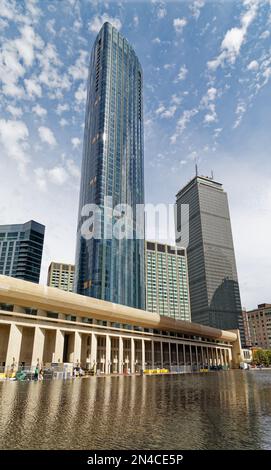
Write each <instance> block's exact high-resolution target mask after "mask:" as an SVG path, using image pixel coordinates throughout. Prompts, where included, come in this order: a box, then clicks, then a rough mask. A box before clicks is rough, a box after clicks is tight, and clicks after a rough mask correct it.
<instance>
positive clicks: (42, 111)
mask: <svg viewBox="0 0 271 470" xmlns="http://www.w3.org/2000/svg"><path fill="white" fill-rule="evenodd" d="M32 112H33V113H35V114H36V115H37V116H39V117H44V116H46V114H47V110H46V109H45V108H43V107H42V106H40V105H39V104H36V105H35V106H33V108H32Z"/></svg>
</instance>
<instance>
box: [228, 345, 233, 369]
mask: <svg viewBox="0 0 271 470" xmlns="http://www.w3.org/2000/svg"><path fill="white" fill-rule="evenodd" d="M231 362H232V350H231V349H230V348H229V349H228V366H229V367H230V366H231Z"/></svg>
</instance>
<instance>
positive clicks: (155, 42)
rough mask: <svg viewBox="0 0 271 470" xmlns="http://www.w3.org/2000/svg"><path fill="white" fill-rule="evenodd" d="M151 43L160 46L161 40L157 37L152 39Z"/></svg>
mask: <svg viewBox="0 0 271 470" xmlns="http://www.w3.org/2000/svg"><path fill="white" fill-rule="evenodd" d="M152 42H153V44H160V43H161V39H160V38H158V37H156V38H154V39H152Z"/></svg>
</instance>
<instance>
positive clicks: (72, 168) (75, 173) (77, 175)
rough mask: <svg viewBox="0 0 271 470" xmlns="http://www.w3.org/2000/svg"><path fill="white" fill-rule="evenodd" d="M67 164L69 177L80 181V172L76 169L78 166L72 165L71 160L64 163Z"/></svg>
mask: <svg viewBox="0 0 271 470" xmlns="http://www.w3.org/2000/svg"><path fill="white" fill-rule="evenodd" d="M66 164H67V169H68V171H69V173H70V175H71V176H73V177H74V178H76V179H80V176H81V170H80V168H78V166H77V165H76V164H75V163H74V161H73V160H71V159H69V160H67V161H66Z"/></svg>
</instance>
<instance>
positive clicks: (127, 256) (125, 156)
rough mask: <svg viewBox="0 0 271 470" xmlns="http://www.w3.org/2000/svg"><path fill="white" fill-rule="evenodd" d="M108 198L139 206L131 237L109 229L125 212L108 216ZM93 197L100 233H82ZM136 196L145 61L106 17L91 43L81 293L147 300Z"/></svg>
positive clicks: (139, 303)
mask: <svg viewBox="0 0 271 470" xmlns="http://www.w3.org/2000/svg"><path fill="white" fill-rule="evenodd" d="M105 198H112V202H111V206H112V208H113V209H114V208H115V207H116V206H117V205H119V204H129V205H130V207H131V208H132V211H133V216H132V218H131V219H130V229H131V232H132V237H131V238H130V239H126V238H123V239H118V238H117V237H116V236H114V233H115V232H113V237H111V236H110V232H111V230H112V228H114V227H116V226H117V225H116V224H117V223H118V222H119V219H120V218H121V217H122V215H123V213H122V208H121V207H120V208H119V214H117V213H112V212H111V213H110V210H109V211H108V210H107V211H106V214H107V222H106V223H105V219H104V216H105V210H104V209H105ZM87 204H96V205H97V206H99V208H100V209H101V237H96V238H86V237H84V236H82V230H81V227H82V224H83V223H84V221H86V220H87V217H86V216H84V215H82V210H83V212H84V210H86V209H83V208H86V207H87V206H86V205H87ZM137 204H144V156H143V102H142V69H141V66H140V63H139V61H138V58H137V56H136V54H135V52H134V50H133V49H132V47H131V46H130V44H129V43H128V42H127V40H126V39H125V38H124V37H122V36H121V34H119V32H118V31H117V30H116V29H115V28H114V27H112V26H111V25H110V24H109V23H105V24H104V25H103V27H102V29H101V31H100V32H99V34H98V36H97V38H96V40H95V43H94V46H93V49H92V54H91V60H90V68H89V78H88V87H87V105H86V116H85V133H84V146H83V161H82V173H81V189H80V202H79V217H78V227H77V249H76V262H75V291H76V292H77V293H80V294H83V295H87V296H93V297H96V298H99V299H104V300H109V301H111V302H115V303H119V304H124V305H128V306H132V307H138V308H144V307H145V286H144V218H143V220H141V222H140V221H139V220H137V221H136V217H135V215H136V205H137ZM109 206H110V205H108V203H107V204H106V207H107V208H108V207H109ZM86 212H87V213H89V212H90V211H89V210H88V209H87V210H86ZM86 212H84V213H85V214H86ZM138 224H139V225H141V226H140V227H139V226H138ZM137 228H139V230H140V231H141V234H142V233H143V236H142V238H141V239H136V229H137ZM120 238H121V237H120Z"/></svg>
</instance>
